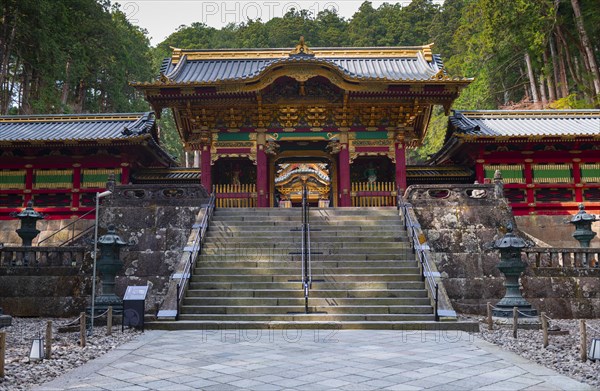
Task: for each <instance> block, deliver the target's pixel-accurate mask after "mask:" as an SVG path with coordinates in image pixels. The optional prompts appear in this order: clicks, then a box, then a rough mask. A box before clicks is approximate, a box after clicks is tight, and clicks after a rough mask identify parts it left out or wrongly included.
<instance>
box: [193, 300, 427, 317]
mask: <svg viewBox="0 0 600 391" xmlns="http://www.w3.org/2000/svg"><path fill="white" fill-rule="evenodd" d="M309 304H310V305H311V306H315V307H322V308H325V307H337V306H342V307H347V306H352V307H359V306H361V307H367V308H365V309H364V311H365V312H366V313H368V312H369V311H370V310H371V308H372V307H374V306H429V305H430V304H431V303H430V301H429V298H427V297H343V298H340V297H337V298H332V297H313V296H310V298H309ZM303 305H304V297H283V298H282V297H195V296H194V297H191V296H188V297H186V298H185V299H184V300H183V307H185V308H186V309H187V307H188V306H222V307H225V306H226V307H232V306H234V307H235V306H252V307H266V306H268V307H290V306H303ZM186 312H187V311H186Z"/></svg>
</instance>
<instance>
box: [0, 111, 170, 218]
mask: <svg viewBox="0 0 600 391" xmlns="http://www.w3.org/2000/svg"><path fill="white" fill-rule="evenodd" d="M175 164H176V162H175V161H174V159H173V157H172V156H170V155H169V154H168V153H167V152H166V151H165V150H164V149H163V148H162V147H161V146H160V145H159V143H158V131H157V126H156V123H155V117H154V114H153V113H150V112H148V113H132V114H88V115H32V116H7V117H0V191H1V192H0V219H2V220H8V219H12V217H11V216H10V213H12V212H19V211H21V210H22V208H23V207H24V206H26V205H27V203H28V202H29V201H33V203H34V206H35V208H36V210H38V211H39V212H41V213H44V214H47V215H48V218H49V219H70V218H72V217H73V216H75V217H79V216H83V215H85V214H86V213H88V212H90V211H92V210H93V209H94V205H95V200H94V197H95V194H96V192H98V191H103V190H105V188H106V181H107V179H108V178H109V176H110V175H111V174H112V175H114V177H115V180H116V182H117V183H121V184H127V183H129V182H130V181H131V179H132V175H133V174H134V173H135V172H136V171H138V170H141V169H144V168H162V170H163V171H164V170H167V169H168V168H169V167H171V166H174V165H175ZM89 218H93V216H89Z"/></svg>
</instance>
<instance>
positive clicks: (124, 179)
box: [121, 162, 129, 185]
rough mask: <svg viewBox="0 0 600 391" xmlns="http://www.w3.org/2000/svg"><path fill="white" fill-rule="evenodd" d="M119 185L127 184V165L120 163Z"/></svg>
mask: <svg viewBox="0 0 600 391" xmlns="http://www.w3.org/2000/svg"><path fill="white" fill-rule="evenodd" d="M121 184H122V185H127V184H129V163H127V162H124V163H121Z"/></svg>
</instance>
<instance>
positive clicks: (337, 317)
mask: <svg viewBox="0 0 600 391" xmlns="http://www.w3.org/2000/svg"><path fill="white" fill-rule="evenodd" d="M180 320H195V321H206V320H215V321H237V322H248V321H263V322H265V321H273V322H294V321H305V322H306V321H312V322H319V321H321V322H340V321H345V322H348V321H350V322H356V321H376V322H382V321H387V322H406V321H412V322H414V321H421V322H423V321H430V322H431V321H433V320H434V315H433V314H328V313H310V312H309V313H308V314H305V313H304V307H302V312H301V313H294V314H184V315H181V316H180Z"/></svg>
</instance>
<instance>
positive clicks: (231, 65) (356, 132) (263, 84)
mask: <svg viewBox="0 0 600 391" xmlns="http://www.w3.org/2000/svg"><path fill="white" fill-rule="evenodd" d="M469 82H470V80H469V79H452V78H450V77H448V76H447V75H446V74H445V72H444V70H443V65H442V63H441V60H440V59H439V57H438V56H437V55H434V54H432V51H431V45H426V46H420V47H392V48H318V49H314V50H311V49H309V48H308V46H307V45H306V44H305V43H304V40H303V39H301V40H300V43H299V44H298V45H297V46H296V47H295V48H294V49H288V50H282V49H250V50H182V49H174V50H173V53H172V56H171V58H168V59H166V60H165V61H164V62H163V66H162V68H161V75H160V78H159V79H158V80H156V81H154V82H150V83H134V86H135V87H136V88H138V89H139V90H142V91H143V92H144V93H145V95H146V98H147V99H148V101H149V102H150V103H151V104H152V106H153V108H154V110H155V112H156V114H157V115H160V113H161V111H162V109H163V108H171V109H172V110H173V113H174V117H175V120H176V123H177V128H178V131H179V134H180V136H181V139H182V141H183V144H184V146H185V149H186V150H188V151H200V153H201V156H200V159H201V164H200V166H201V172H202V174H201V182H202V184H203V185H204V187H205V188H207V189H211V188H212V185H213V184H215V185H218V186H217V187H216V189H217V195H218V198H219V199H220V200H221V201H220V202H221V203H222V204H221V205H223V206H238V205H239V206H254V205H256V206H258V207H267V206H274V205H279V201H280V200H281V198H278V197H282V196H283V197H286V195H285V194H281V191H283V192H286V191H287V189H286V188H282V187H279V188H278V187H277V186H276V185H275V179H276V177H277V176H276V174H275V172H274V167H275V162H276V161H278V160H279V159H280V157H281V156H285V155H286V154H287V155H288V156H289V155H290V154H294V155H295V156H297V157H302V158H304V159H308V160H305V161H306V162H309V161H310V158H322V157H323V156H325V157H326V158H327V159H328V160H329V161H330V162H333V163H334V164H331V167H332V174H331V178H329V181H330V182H331V185H330V187H331V188H330V193H329V194H328V200H329V201H330V202H329V205H335V206H352V205H358V206H376V205H393V201H392V199H393V198H394V197H395V192H396V189H397V188H402V189H404V188H406V148H410V147H416V146H418V145H419V144H420V143H421V142H422V140H423V137H424V135H425V132H426V129H427V124H428V122H429V118H430V116H431V110H432V107H433V105H442V106H443V107H444V109H445V110H446V111H448V110H449V108H450V105H451V104H452V102H453V101H454V99H456V97H457V96H458V94H459V92H460V90H461V89H462V88H464V87H466V86H467V85H468V84H469ZM316 152H318V153H316ZM236 159H237V160H240V159H241V160H243V161H244V162H246V163H248V162H250V163H248V164H251V166H250V165H248V164H244V165H239V167H238V166H236V165H235V163H234V165H230V166H229V168H227V167H225V166H222V167H221V166H219V161H222V160H227V161H229V160H230V161H236ZM241 160H240V162H241ZM317 160H318V159H317ZM359 160H360V161H361V163H360V164H359ZM313 163H314V162H313ZM361 164H362V166H361ZM223 167H224V168H223ZM252 167H253V169H251V168H252ZM315 167H317V166H313V169H314V170H313V171H315V172H316V171H319V169H318V168H315ZM297 168H298V171H297V174H298V175H303V173H302V169H301V168H300V167H297ZM294 169H296V168H294ZM292 171H293V170H292ZM292 174H294V173H293V172H292ZM294 175H295V174H294ZM311 175H312V174H311ZM315 175H317V176H312V177H311V178H312V179H310V181H312V182H311V183H312V184H313V185H314V186H316V187H315V191H317V192H319V191H324V190H323V189H324V187H323V186H326V185H325V184H324V183H321V184H318V182H319V181H320V180H318V179H317V177H318V176H319V175H318V174H315ZM309 176H310V175H309ZM307 180H309V178H308V177H307ZM292 182H293V183H296V182H297V181H296V182H294V181H292ZM292 182H290V183H292ZM361 183H364V184H361ZM244 185H248V186H245V187H244ZM250 185H252V186H250ZM278 189H279V190H278ZM278 192H279V193H280V194H278ZM321 198H323V199H320V201H323V202H319V204H320V205H325V204H326V202H325V201H326V200H325V199H324V198H325V196H324V195H322V196H321ZM283 201H286V200H285V199H283ZM292 204H293V202H292ZM283 205H286V203H284V204H283Z"/></svg>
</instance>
